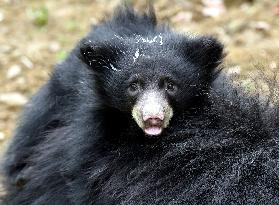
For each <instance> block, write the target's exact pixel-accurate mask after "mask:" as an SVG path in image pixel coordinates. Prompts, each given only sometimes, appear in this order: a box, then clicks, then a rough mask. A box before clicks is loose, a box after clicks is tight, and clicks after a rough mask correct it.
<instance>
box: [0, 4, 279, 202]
mask: <svg viewBox="0 0 279 205" xmlns="http://www.w3.org/2000/svg"><path fill="white" fill-rule="evenodd" d="M223 57H224V53H223V45H222V44H221V43H220V42H218V41H217V40H216V39H215V38H213V37H209V36H189V35H188V36H185V35H181V34H177V33H175V32H173V31H172V30H171V29H169V28H168V27H167V26H164V25H157V23H156V17H155V14H154V12H153V11H152V10H151V11H150V12H148V13H145V14H138V13H136V12H135V11H134V10H133V9H131V8H126V7H125V8H122V9H119V10H118V11H117V12H116V14H115V15H114V16H113V18H112V19H110V20H108V21H106V22H104V23H102V24H100V25H98V26H96V27H94V29H93V30H92V31H91V32H90V33H89V34H88V35H87V36H86V37H85V38H84V39H82V40H81V41H80V42H79V43H78V45H77V46H76V47H75V48H74V49H73V51H72V52H71V53H70V54H69V56H68V57H67V58H66V60H65V61H64V62H63V63H61V64H58V65H57V66H56V68H55V70H54V72H53V74H52V75H51V77H50V79H49V81H48V82H47V83H46V84H45V85H44V86H43V87H42V88H41V89H40V91H39V92H38V93H37V94H36V95H35V96H34V97H33V98H32V100H31V102H30V103H29V104H28V105H27V107H26V109H25V112H24V113H23V116H22V118H21V121H20V124H19V126H18V128H17V131H16V133H15V136H14V138H13V141H12V142H11V144H10V147H9V149H8V151H7V153H6V158H5V162H4V165H3V167H4V169H3V170H4V174H5V178H6V180H5V185H6V190H7V195H6V199H5V204H9V205H19V204H20V205H47V204H57V205H64V204H65V205H71V204H72V205H88V204H92V205H93V204H94V205H95V204H160V205H162V204H279V145H278V142H279V132H278V125H279V119H278V116H279V114H278V107H276V105H274V103H273V104H271V102H270V101H269V100H267V101H266V100H261V98H259V97H258V96H257V95H250V96H249V95H247V94H246V93H245V92H243V91H242V90H241V89H239V88H237V87H234V86H233V85H232V83H231V82H230V81H229V80H227V79H226V78H225V77H224V75H222V74H221V72H220V66H219V65H220V63H221V62H222V59H223ZM264 102H267V103H265V104H264Z"/></svg>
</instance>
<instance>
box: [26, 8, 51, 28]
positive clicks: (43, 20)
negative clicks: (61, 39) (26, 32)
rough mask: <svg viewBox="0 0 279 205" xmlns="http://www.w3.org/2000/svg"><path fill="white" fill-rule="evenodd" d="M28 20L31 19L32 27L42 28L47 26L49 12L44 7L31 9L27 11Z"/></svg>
mask: <svg viewBox="0 0 279 205" xmlns="http://www.w3.org/2000/svg"><path fill="white" fill-rule="evenodd" d="M28 14H29V16H30V18H31V19H32V21H33V23H34V25H36V26H38V27H43V26H45V25H47V23H48V18H49V12H48V9H47V8H46V7H45V6H42V7H40V8H38V9H31V10H29V11H28Z"/></svg>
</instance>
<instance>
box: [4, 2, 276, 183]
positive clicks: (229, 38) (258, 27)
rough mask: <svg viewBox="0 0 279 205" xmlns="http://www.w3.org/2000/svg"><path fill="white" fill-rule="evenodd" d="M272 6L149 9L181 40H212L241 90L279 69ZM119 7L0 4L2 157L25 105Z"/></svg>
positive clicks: (188, 5) (244, 4)
mask: <svg viewBox="0 0 279 205" xmlns="http://www.w3.org/2000/svg"><path fill="white" fill-rule="evenodd" d="M217 1H218V0H217ZM126 2H129V3H132V4H134V5H135V7H136V8H137V9H139V10H143V9H144V8H145V7H146V4H145V3H144V2H145V1H139V0H129V1H126ZM219 2H221V1H219ZM276 2H277V1H273V0H258V1H256V0H254V1H253V0H247V1H245V0H234V1H224V5H221V7H220V5H219V6H217V7H216V6H215V7H214V6H213V12H211V13H210V11H211V10H212V5H210V4H208V1H206V0H201V1H186V0H185V1H183V0H155V1H154V6H155V10H156V12H157V14H158V19H159V21H160V22H167V23H168V24H170V25H171V26H173V27H174V28H175V29H176V30H178V31H180V32H183V33H193V34H210V35H214V36H217V37H218V38H219V39H220V40H221V41H222V42H224V44H225V46H226V51H227V57H226V60H225V67H226V69H227V70H228V72H233V73H240V75H241V76H242V80H243V82H247V80H248V81H249V78H251V76H253V74H254V71H255V68H256V67H259V66H261V67H263V68H265V71H267V72H268V71H269V70H271V69H273V70H276V69H279V67H278V65H279V58H278V57H279V52H278V51H279V3H278V2H277V3H276ZM119 3H120V0H102V1H101V0H60V1H56V0H40V1H38V0H0V153H1V152H3V150H4V149H5V147H6V145H7V142H8V141H9V139H10V137H11V135H12V131H13V129H14V128H15V123H16V119H17V117H18V114H19V113H20V111H21V109H22V107H23V105H24V104H25V103H26V101H27V100H28V98H29V97H30V96H31V95H32V94H33V93H34V92H36V90H37V89H38V87H40V86H41V85H42V84H43V83H44V82H45V81H46V80H47V79H48V76H49V74H50V73H51V71H52V69H53V67H54V65H55V64H56V63H58V62H59V61H61V60H63V59H64V58H65V56H66V55H67V52H68V51H69V50H70V49H71V48H73V46H74V45H75V43H76V42H77V41H78V39H80V38H81V37H82V36H84V35H85V34H86V33H87V32H88V31H89V29H90V26H91V25H94V24H97V23H98V22H101V21H102V20H103V19H106V18H108V17H109V16H110V15H111V14H112V10H113V8H114V7H116V6H117V5H118V4H119ZM210 8H211V10H210ZM214 8H215V10H214ZM216 8H217V11H216ZM208 11H209V12H208ZM217 14H218V15H217ZM0 189H1V185H0Z"/></svg>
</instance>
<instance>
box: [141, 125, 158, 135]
mask: <svg viewBox="0 0 279 205" xmlns="http://www.w3.org/2000/svg"><path fill="white" fill-rule="evenodd" d="M144 132H145V133H146V134H147V135H159V134H161V132H162V128H160V127H148V128H145V129H144Z"/></svg>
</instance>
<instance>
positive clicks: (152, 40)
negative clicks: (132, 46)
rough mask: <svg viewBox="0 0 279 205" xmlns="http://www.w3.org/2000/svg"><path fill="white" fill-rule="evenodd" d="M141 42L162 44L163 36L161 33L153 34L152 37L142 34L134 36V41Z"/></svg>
mask: <svg viewBox="0 0 279 205" xmlns="http://www.w3.org/2000/svg"><path fill="white" fill-rule="evenodd" d="M139 42H143V43H150V44H151V43H158V44H159V45H163V37H162V35H161V34H159V35H157V36H154V37H153V38H148V37H146V38H144V37H142V36H137V37H136V43H139Z"/></svg>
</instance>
